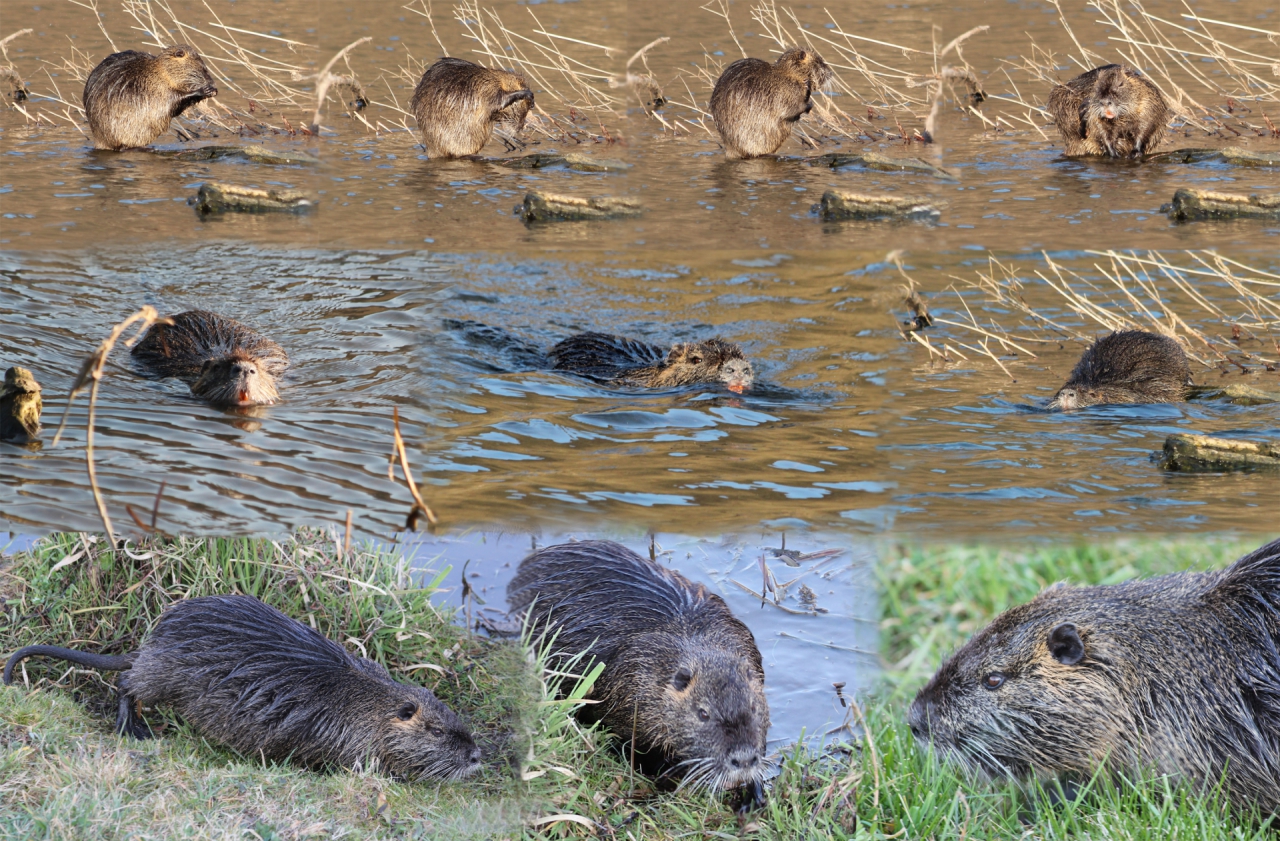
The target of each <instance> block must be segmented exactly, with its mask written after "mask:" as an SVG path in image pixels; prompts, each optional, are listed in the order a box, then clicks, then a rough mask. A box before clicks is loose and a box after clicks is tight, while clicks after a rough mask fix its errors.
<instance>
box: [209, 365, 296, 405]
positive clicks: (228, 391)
mask: <svg viewBox="0 0 1280 841" xmlns="http://www.w3.org/2000/svg"><path fill="white" fill-rule="evenodd" d="M191 392H192V394H195V395H196V396H197V397H203V398H204V399H205V400H208V401H209V402H210V403H211V404H213V405H214V406H217V407H219V408H231V407H235V406H269V405H271V404H272V403H275V402H276V400H278V399H279V398H280V393H279V392H278V391H277V390H276V382H275V378H274V377H272V376H271V374H269V373H267V370H266V369H265V368H264V367H263V365H262V363H261V362H259V361H258V360H257V359H254V358H253V357H252V356H250V355H248V354H246V353H242V352H241V353H233V354H231V355H230V356H224V357H221V358H219V359H210V360H209V361H207V362H205V363H204V366H203V367H202V368H201V369H200V377H199V379H197V380H196V381H195V383H193V384H192V386H191Z"/></svg>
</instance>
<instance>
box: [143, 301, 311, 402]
mask: <svg viewBox="0 0 1280 841" xmlns="http://www.w3.org/2000/svg"><path fill="white" fill-rule="evenodd" d="M169 320H170V321H172V322H173V324H163V323H158V324H155V325H153V326H152V327H151V329H150V330H148V331H147V335H146V336H144V337H143V339H142V341H141V342H139V343H138V344H137V346H135V347H134V349H133V351H132V353H133V358H134V359H136V360H137V361H138V362H139V363H140V364H142V365H144V366H146V367H147V368H148V369H149V370H150V371H151V372H152V373H154V374H156V375H157V376H161V377H178V378H180V379H182V380H184V381H186V382H187V384H188V385H190V386H191V392H192V393H193V394H195V395H196V396H197V397H202V398H204V399H205V400H207V401H209V403H210V404H212V405H213V406H216V407H218V408H222V409H226V408H232V407H236V406H258V405H270V404H272V403H274V402H276V400H278V399H279V398H280V393H279V391H277V390H276V378H278V377H280V376H282V375H283V374H284V372H285V370H286V369H287V368H288V367H289V357H288V355H287V354H286V353H285V352H284V348H282V347H280V345H278V344H276V343H275V342H273V341H271V340H270V339H268V338H266V337H265V336H263V335H262V334H260V333H258V332H257V331H255V330H253V329H252V328H249V327H246V326H245V325H244V324H241V323H240V322H239V321H236V320H234V319H231V318H224V317H223V316H220V315H218V314H217V313H212V312H209V311H207V310H190V311H188V312H183V313H178V314H177V315H174V316H170V317H169Z"/></svg>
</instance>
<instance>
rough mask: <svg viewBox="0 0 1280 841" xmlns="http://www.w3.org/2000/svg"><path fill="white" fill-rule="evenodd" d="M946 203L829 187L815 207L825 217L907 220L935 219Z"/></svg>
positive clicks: (831, 219) (828, 218) (830, 219)
mask: <svg viewBox="0 0 1280 841" xmlns="http://www.w3.org/2000/svg"><path fill="white" fill-rule="evenodd" d="M945 206H946V205H945V204H944V203H941V202H938V203H935V202H932V201H931V200H929V199H926V198H920V197H916V196H899V195H893V194H888V195H879V196H873V195H867V194H865V193H846V192H844V191H843V190H827V191H826V192H825V193H823V194H822V202H821V203H820V204H815V205H814V206H813V209H814V211H815V212H816V213H817V214H818V215H819V216H821V217H822V218H823V219H824V220H826V221H835V220H839V219H900V220H907V221H930V222H932V221H936V220H937V219H938V217H939V216H941V215H942V212H941V208H942V207H945Z"/></svg>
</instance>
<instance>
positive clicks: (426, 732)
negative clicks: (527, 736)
mask: <svg viewBox="0 0 1280 841" xmlns="http://www.w3.org/2000/svg"><path fill="white" fill-rule="evenodd" d="M32 656H45V657H57V658H59V659H62V660H68V661H70V662H72V663H78V664H80V665H82V666H89V667H91V668H95V669H103V670H108V671H110V670H115V671H120V672H122V674H121V675H120V677H119V678H118V680H117V682H116V688H117V693H118V695H119V701H120V703H119V707H118V714H117V717H116V730H117V731H118V732H120V733H121V734H126V735H130V736H133V737H135V738H139V739H145V738H147V737H149V736H150V735H151V730H150V728H149V727H148V726H147V723H146V722H145V721H144V720H143V719H142V717H141V715H140V711H141V708H142V707H143V706H152V705H156V704H169V705H171V706H172V707H173V709H174V710H175V711H176V712H177V713H178V714H179V715H181V716H182V717H183V719H185V720H186V721H187V723H189V724H190V725H192V726H193V727H194V728H195V729H196V730H197V731H199V732H200V734H201V735H203V736H205V737H206V738H208V739H210V740H212V741H216V742H220V743H222V744H224V745H227V746H229V747H231V748H232V749H234V750H236V751H237V752H239V753H240V754H242V755H243V756H245V757H252V758H254V759H257V758H258V757H260V756H265V757H267V758H268V759H275V760H291V761H293V762H295V763H297V764H299V765H303V766H306V767H311V768H323V767H329V766H336V767H342V768H356V767H368V763H369V762H370V761H376V762H377V764H378V767H379V768H380V769H382V770H383V771H385V772H387V773H389V774H393V775H395V776H397V777H401V778H404V779H418V778H423V777H438V778H444V779H449V778H459V777H465V776H466V775H468V774H470V773H472V772H473V771H475V770H476V769H477V768H478V767H479V762H480V751H479V749H478V748H477V747H476V745H475V742H473V741H472V739H471V733H470V731H469V730H468V729H467V726H466V725H465V724H464V723H463V722H462V720H461V719H459V718H458V717H457V716H456V715H455V714H454V713H453V712H452V711H451V710H450V709H449V708H448V707H446V706H445V705H444V704H442V703H441V702H440V700H439V699H437V698H436V696H435V695H434V694H432V692H431V690H429V689H426V688H424V687H421V686H410V685H407V684H403V683H399V682H397V681H395V680H392V679H391V675H389V674H388V673H387V670H386V669H385V668H383V667H382V666H380V665H378V664H377V663H375V662H373V661H372V660H366V659H365V658H363V657H356V656H355V655H353V654H350V653H348V652H347V651H346V649H344V648H343V647H342V646H340V645H338V644H337V643H335V642H333V641H332V640H330V639H328V638H327V637H324V636H322V635H320V634H319V633H317V632H316V631H314V630H312V629H311V628H309V627H307V626H306V625H304V624H302V623H301V622H298V621H296V620H294V619H290V618H289V617H288V616H285V615H284V614H283V613H281V612H280V611H278V610H276V609H275V608H273V607H270V606H268V605H265V604H263V603H262V602H260V601H258V600H257V599H255V598H252V597H250V596H205V597H202V598H196V599H187V600H185V601H180V602H177V603H175V604H174V605H172V606H171V607H169V608H168V609H167V610H165V612H164V614H163V615H162V616H161V617H160V621H159V622H157V623H156V626H155V628H154V629H153V630H152V632H151V634H150V636H149V637H148V638H147V641H146V643H144V644H143V646H142V648H140V649H139V650H138V651H136V652H133V653H131V654H125V655H122V656H116V657H111V656H103V655H98V654H88V653H85V652H81V651H73V650H71V649H67V648H59V647H57V646H52V645H33V646H29V647H27V648H23V649H21V650H19V651H17V652H15V653H14V654H13V656H11V657H10V658H9V661H8V662H7V663H6V664H5V667H4V682H5V684H6V685H7V684H9V683H11V682H12V680H13V667H14V666H15V665H16V664H17V663H18V662H19V661H21V660H22V659H24V658H26V657H32Z"/></svg>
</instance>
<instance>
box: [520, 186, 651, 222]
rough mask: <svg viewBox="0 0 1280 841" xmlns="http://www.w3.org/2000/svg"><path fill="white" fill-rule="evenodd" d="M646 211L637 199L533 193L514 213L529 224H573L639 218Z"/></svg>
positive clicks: (525, 198)
mask: <svg viewBox="0 0 1280 841" xmlns="http://www.w3.org/2000/svg"><path fill="white" fill-rule="evenodd" d="M642 211H643V208H642V207H641V206H640V204H639V203H638V202H636V201H635V200H634V199H623V198H617V197H614V196H594V197H592V198H582V197H581V196H564V195H557V194H555V193H542V192H539V191H537V190H531V191H530V192H528V193H526V194H525V197H524V201H523V202H521V203H520V204H518V205H516V206H515V209H514V210H513V211H512V213H514V214H515V215H516V216H518V217H520V218H521V219H523V220H524V221H526V222H569V221H581V220H597V219H618V218H621V217H626V216H636V215H637V214H639V213H641V212H642Z"/></svg>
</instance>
